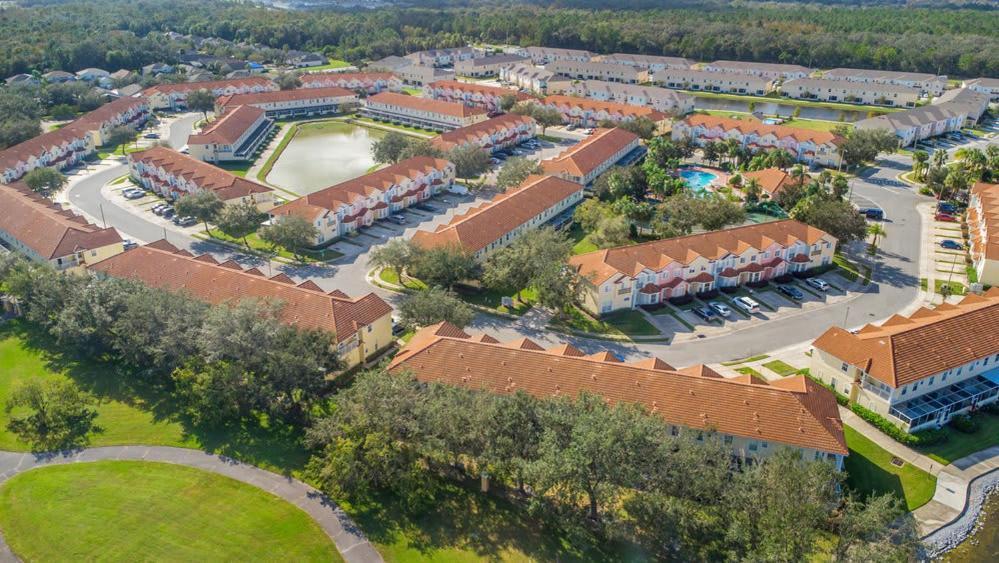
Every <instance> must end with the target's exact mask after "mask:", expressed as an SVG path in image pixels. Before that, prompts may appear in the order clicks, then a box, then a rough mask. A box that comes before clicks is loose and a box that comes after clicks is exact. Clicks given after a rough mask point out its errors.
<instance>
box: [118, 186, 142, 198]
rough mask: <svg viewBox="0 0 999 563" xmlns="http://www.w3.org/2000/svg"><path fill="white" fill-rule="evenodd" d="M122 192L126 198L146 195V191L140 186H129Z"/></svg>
mask: <svg viewBox="0 0 999 563" xmlns="http://www.w3.org/2000/svg"><path fill="white" fill-rule="evenodd" d="M121 194H122V195H123V196H125V198H126V199H139V198H142V197H145V195H146V192H144V191H142V190H140V189H139V188H128V189H127V190H123V191H122V192H121Z"/></svg>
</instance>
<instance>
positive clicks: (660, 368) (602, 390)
mask: <svg viewBox="0 0 999 563" xmlns="http://www.w3.org/2000/svg"><path fill="white" fill-rule="evenodd" d="M389 370H391V371H393V372H396V373H400V372H403V373H410V374H412V375H413V377H415V378H416V379H417V380H419V381H425V382H436V383H445V384H448V385H454V386H458V387H464V388H466V389H476V390H484V391H489V392H493V393H513V392H515V391H525V392H527V393H530V394H531V395H534V396H536V397H540V398H551V397H557V396H564V397H576V396H578V395H579V394H580V393H582V392H588V393H594V394H596V395H599V396H602V397H605V398H606V399H607V400H608V401H611V402H612V403H618V402H628V403H636V404H639V405H643V406H644V407H646V408H647V409H648V410H649V411H651V412H654V413H656V414H658V415H660V416H662V418H663V420H665V421H666V422H667V423H670V424H675V425H679V426H684V427H687V428H692V429H711V430H716V431H718V432H720V433H723V434H729V435H733V436H740V437H743V438H747V439H751V440H766V441H769V442H776V443H780V444H786V445H789V446H795V447H803V448H813V449H816V450H819V451H823V452H830V453H836V454H846V453H847V448H846V442H845V439H844V438H843V428H842V421H841V420H840V417H839V412H838V409H837V405H836V399H835V397H834V396H833V395H832V393H831V392H830V391H828V390H826V389H824V388H822V387H821V386H820V385H818V384H815V383H812V382H811V381H808V380H806V379H805V377H804V376H801V375H798V376H794V377H789V378H785V379H786V380H790V381H788V382H782V384H781V385H767V384H765V383H757V382H745V381H742V382H740V381H735V380H731V379H726V378H723V377H719V376H718V374H716V373H714V372H712V371H710V370H707V369H702V368H700V367H698V366H694V368H693V369H691V368H688V369H685V370H680V371H677V370H674V369H672V368H671V367H670V366H669V365H668V364H666V363H665V362H661V363H660V362H656V361H655V359H652V358H650V359H648V360H643V361H641V362H635V363H624V362H622V361H621V360H620V359H617V358H616V357H611V356H608V355H606V354H594V355H590V356H587V357H579V356H576V355H573V354H569V355H567V354H564V353H562V347H559V348H554V349H551V350H536V349H533V348H524V347H522V346H520V345H515V346H511V345H509V344H493V343H489V342H482V341H481V340H479V341H477V340H475V339H472V338H469V336H468V334H466V333H464V332H462V331H457V332H454V331H447V333H445V331H443V330H442V329H441V327H440V326H436V327H428V328H426V329H424V330H421V331H420V332H418V333H417V334H416V335H415V336H414V337H413V339H412V340H411V341H410V342H409V344H408V345H406V347H405V348H403V349H402V350H401V351H400V352H399V354H398V355H396V357H395V358H394V359H393V360H392V363H391V364H389Z"/></svg>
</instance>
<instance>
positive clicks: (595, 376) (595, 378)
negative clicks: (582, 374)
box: [590, 373, 597, 381]
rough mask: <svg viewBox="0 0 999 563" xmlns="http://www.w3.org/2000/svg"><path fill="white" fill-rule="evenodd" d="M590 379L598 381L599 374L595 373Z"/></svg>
mask: <svg viewBox="0 0 999 563" xmlns="http://www.w3.org/2000/svg"><path fill="white" fill-rule="evenodd" d="M590 379H592V380H593V381H596V380H597V374H595V373H594V374H593V375H591V376H590Z"/></svg>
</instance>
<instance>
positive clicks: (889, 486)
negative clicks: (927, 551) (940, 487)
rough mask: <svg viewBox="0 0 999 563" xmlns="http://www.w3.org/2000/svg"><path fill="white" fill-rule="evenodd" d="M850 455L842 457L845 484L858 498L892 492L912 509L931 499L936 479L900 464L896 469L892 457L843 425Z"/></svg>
mask: <svg viewBox="0 0 999 563" xmlns="http://www.w3.org/2000/svg"><path fill="white" fill-rule="evenodd" d="M843 431H844V434H845V435H846V445H847V447H849V448H850V455H849V456H848V457H847V458H846V465H845V469H846V473H847V479H846V484H847V485H848V486H849V487H851V488H853V489H854V490H855V491H857V492H858V493H860V494H862V495H870V494H882V493H886V492H891V493H895V494H896V495H898V496H899V497H901V498H903V499H905V504H906V506H907V507H908V509H909V510H915V509H917V508H919V507H920V506H922V505H924V504H926V503H927V502H929V501H930V499H931V498H933V492H934V491H935V490H936V486H937V479H936V477H934V476H932V475H930V474H929V473H927V472H925V471H923V470H922V469H919V468H917V467H913V466H912V465H910V464H908V463H903V465H902V467H896V466H895V465H893V464H892V463H891V460H892V455H891V454H890V453H888V452H887V451H885V450H883V449H882V448H881V447H880V446H878V445H877V444H875V443H874V442H872V441H870V440H868V439H867V438H866V437H865V436H864V435H862V434H861V433H860V432H857V431H856V430H854V429H853V428H850V427H849V426H845V425H844V426H843Z"/></svg>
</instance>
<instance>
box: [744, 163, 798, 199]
mask: <svg viewBox="0 0 999 563" xmlns="http://www.w3.org/2000/svg"><path fill="white" fill-rule="evenodd" d="M740 174H741V176H742V189H743V191H745V189H746V186H747V185H748V184H749V182H750V181H751V180H756V183H757V185H759V186H760V191H761V192H763V193H762V194H761V197H762V198H763V199H773V198H775V197H777V194H779V193H780V192H781V191H782V190H783V189H784V188H786V187H787V186H790V185H791V184H793V183H795V182H796V180H795V179H794V178H793V177H792V176H791V175H790V174H788V173H787V172H785V171H784V170H781V169H780V168H764V169H763V170H755V171H750V172H742V173H740Z"/></svg>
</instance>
